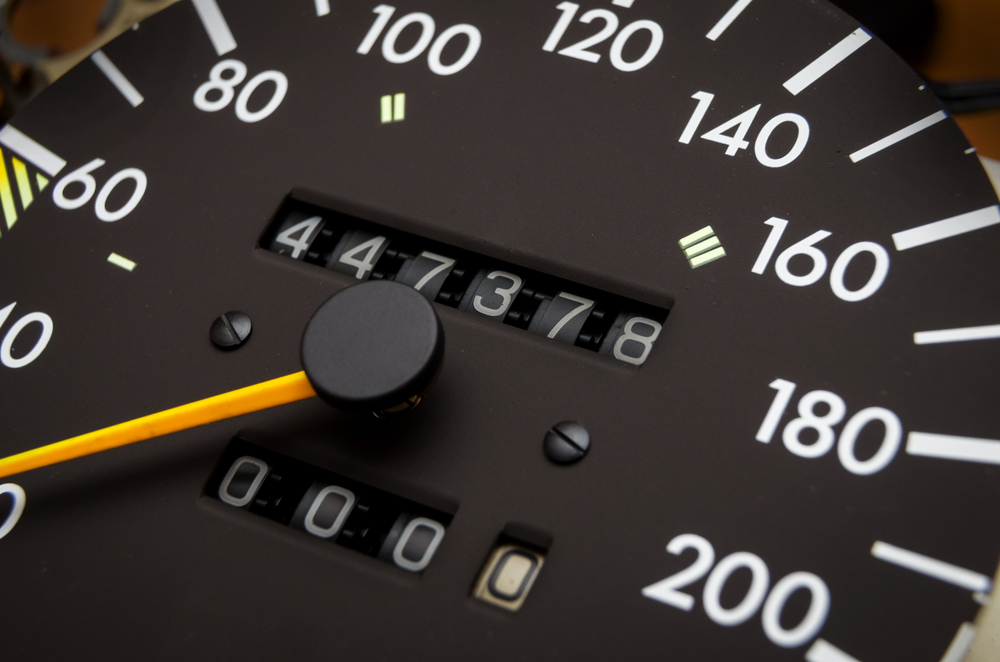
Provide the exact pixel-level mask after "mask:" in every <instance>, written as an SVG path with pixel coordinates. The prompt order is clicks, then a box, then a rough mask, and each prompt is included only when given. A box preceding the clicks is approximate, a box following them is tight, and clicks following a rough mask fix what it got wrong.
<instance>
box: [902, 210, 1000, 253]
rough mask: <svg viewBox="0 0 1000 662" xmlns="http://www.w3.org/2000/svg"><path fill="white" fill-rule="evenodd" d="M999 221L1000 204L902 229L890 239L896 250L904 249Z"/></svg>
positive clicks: (988, 225)
mask: <svg viewBox="0 0 1000 662" xmlns="http://www.w3.org/2000/svg"><path fill="white" fill-rule="evenodd" d="M998 223H1000V205H993V206H992V207H984V208H983V209H977V210H976V211H970V212H968V213H966V214H959V215H958V216H952V217H951V218H946V219H944V220H943V221H935V222H933V223H928V224H927V225H921V226H919V227H915V228H912V229H910V230H904V231H902V232H897V233H895V234H894V235H892V241H893V243H895V244H896V250H897V251H905V250H907V249H909V248H915V247H916V246H923V245H924V244H930V243H933V242H935V241H941V240H942V239H949V238H951V237H956V236H958V235H960V234H965V233H966V232H972V231H973V230H981V229H982V228H988V227H990V226H991V225H996V224H998Z"/></svg>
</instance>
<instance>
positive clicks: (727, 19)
mask: <svg viewBox="0 0 1000 662" xmlns="http://www.w3.org/2000/svg"><path fill="white" fill-rule="evenodd" d="M751 2H753V0H739V2H737V3H736V4H735V5H733V6H732V7H730V8H729V11H727V12H726V15H725V16H723V17H722V18H720V19H719V22H718V23H716V24H715V26H714V27H713V28H712V29H711V30H709V31H708V34H707V35H705V38H706V39H710V40H712V41H715V40H716V39H718V38H719V37H721V36H722V33H723V32H725V31H726V28H728V27H729V26H730V25H732V23H733V21H735V20H736V17H738V16H739V15H740V14H742V13H743V10H744V9H746V8H747V7H748V6H749V5H750V3H751Z"/></svg>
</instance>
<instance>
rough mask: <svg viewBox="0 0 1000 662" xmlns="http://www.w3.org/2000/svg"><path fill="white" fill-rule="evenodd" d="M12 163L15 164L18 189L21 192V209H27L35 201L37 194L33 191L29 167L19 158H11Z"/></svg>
mask: <svg viewBox="0 0 1000 662" xmlns="http://www.w3.org/2000/svg"><path fill="white" fill-rule="evenodd" d="M11 163H12V164H13V165H14V179H16V180H17V190H18V192H19V193H20V194H21V209H27V208H28V207H29V206H30V205H31V203H32V202H34V201H35V196H34V194H32V192H31V180H30V179H28V169H27V168H25V167H24V163H22V162H21V161H20V160H19V159H11Z"/></svg>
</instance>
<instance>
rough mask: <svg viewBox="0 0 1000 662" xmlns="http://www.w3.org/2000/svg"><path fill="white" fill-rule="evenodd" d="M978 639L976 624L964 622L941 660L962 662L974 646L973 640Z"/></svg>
mask: <svg viewBox="0 0 1000 662" xmlns="http://www.w3.org/2000/svg"><path fill="white" fill-rule="evenodd" d="M975 640H976V626H975V625H973V624H972V623H962V627H960V628H958V632H956V633H955V638H954V639H952V640H951V646H948V650H947V651H945V654H944V657H942V658H941V662H962V660H964V659H965V656H966V655H967V654H968V652H969V649H970V648H972V642H973V641H975Z"/></svg>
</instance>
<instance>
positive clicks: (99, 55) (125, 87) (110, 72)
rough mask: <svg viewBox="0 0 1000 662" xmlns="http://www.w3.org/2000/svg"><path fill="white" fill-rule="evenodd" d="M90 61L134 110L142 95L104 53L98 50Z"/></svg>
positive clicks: (140, 101)
mask: <svg viewBox="0 0 1000 662" xmlns="http://www.w3.org/2000/svg"><path fill="white" fill-rule="evenodd" d="M90 59H91V60H92V61H93V62H94V64H96V65H97V68H98V69H100V70H101V71H102V72H104V75H105V76H107V77H108V80H110V81H111V84H112V85H114V86H115V87H117V88H118V91H119V92H121V93H122V96H123V97H125V99H126V100H128V102H129V103H130V104H132V107H133V108H135V107H136V106H138V105H139V104H140V103H142V102H143V98H142V95H141V94H139V90H137V89H135V86H134V85H132V83H130V82H129V80H128V78H125V75H124V74H123V73H122V72H121V71H119V69H118V67H116V66H115V63H114V62H112V61H111V60H109V59H108V56H107V55H105V54H104V51H102V50H100V49H98V50H96V51H94V54H93V55H91V56H90Z"/></svg>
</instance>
